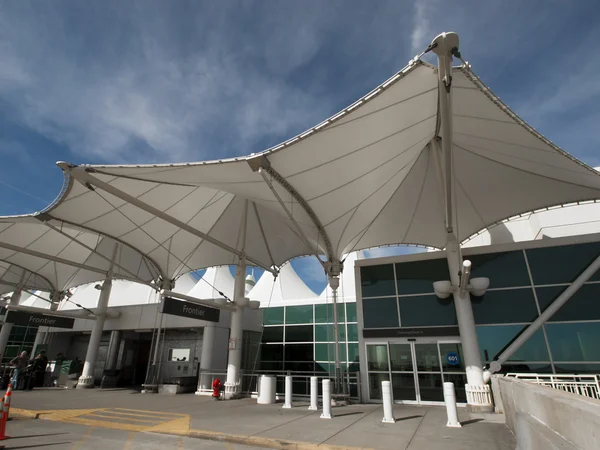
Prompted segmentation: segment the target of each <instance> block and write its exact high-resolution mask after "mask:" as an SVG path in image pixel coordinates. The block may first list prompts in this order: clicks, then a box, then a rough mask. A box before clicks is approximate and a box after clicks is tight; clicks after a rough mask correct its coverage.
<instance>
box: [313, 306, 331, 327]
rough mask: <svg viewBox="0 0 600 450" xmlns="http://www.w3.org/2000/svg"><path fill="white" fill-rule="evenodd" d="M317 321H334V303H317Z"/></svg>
mask: <svg viewBox="0 0 600 450" xmlns="http://www.w3.org/2000/svg"><path fill="white" fill-rule="evenodd" d="M315 322H316V323H333V305H332V304H325V305H323V304H321V305H315Z"/></svg>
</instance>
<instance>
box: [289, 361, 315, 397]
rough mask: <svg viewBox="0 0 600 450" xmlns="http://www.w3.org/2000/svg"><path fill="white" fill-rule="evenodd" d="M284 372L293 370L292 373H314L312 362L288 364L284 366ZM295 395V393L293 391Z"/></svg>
mask: <svg viewBox="0 0 600 450" xmlns="http://www.w3.org/2000/svg"><path fill="white" fill-rule="evenodd" d="M284 370H293V371H294V372H314V370H315V365H314V363H313V362H288V361H286V362H285V364H284ZM294 393H296V391H294Z"/></svg>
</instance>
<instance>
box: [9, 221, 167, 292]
mask: <svg viewBox="0 0 600 450" xmlns="http://www.w3.org/2000/svg"><path fill="white" fill-rule="evenodd" d="M42 217H43V216H40V215H38V216H37V217H34V216H19V217H3V218H0V270H3V271H4V273H3V274H2V281H0V284H3V287H2V289H5V290H6V289H8V287H6V288H5V287H4V286H10V290H15V289H16V288H17V286H18V285H20V286H21V288H22V289H29V290H41V291H46V292H52V291H56V292H61V291H64V290H66V289H69V288H71V287H74V286H79V285H81V284H85V283H90V282H93V281H97V280H102V279H104V277H105V276H106V274H107V272H109V270H110V267H111V260H112V258H113V254H114V256H115V260H114V267H113V274H114V277H115V278H124V279H129V280H137V281H141V282H146V283H150V282H151V281H152V280H155V279H157V278H158V276H159V275H160V272H159V270H158V269H157V268H156V267H154V265H153V263H152V261H150V260H149V259H148V258H147V257H146V256H144V255H142V254H141V253H140V252H139V251H137V250H135V249H134V248H132V247H130V246H129V245H127V244H120V245H118V247H117V249H116V253H115V241H114V240H113V239H111V238H107V237H105V236H103V235H101V234H98V233H97V232H93V231H87V230H82V229H78V228H77V227H73V226H70V225H65V224H64V223H60V222H59V221H56V220H49V221H47V222H42V221H41V220H40V218H42ZM23 270H25V271H26V272H25V276H24V277H23V283H20V280H21V275H22V274H23Z"/></svg>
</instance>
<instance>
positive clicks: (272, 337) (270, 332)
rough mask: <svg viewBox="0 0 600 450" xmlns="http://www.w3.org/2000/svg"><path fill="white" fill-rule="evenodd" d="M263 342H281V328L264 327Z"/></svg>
mask: <svg viewBox="0 0 600 450" xmlns="http://www.w3.org/2000/svg"><path fill="white" fill-rule="evenodd" d="M262 341H263V342H283V327H264V328H263V334H262Z"/></svg>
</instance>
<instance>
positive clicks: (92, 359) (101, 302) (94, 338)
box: [76, 243, 119, 389]
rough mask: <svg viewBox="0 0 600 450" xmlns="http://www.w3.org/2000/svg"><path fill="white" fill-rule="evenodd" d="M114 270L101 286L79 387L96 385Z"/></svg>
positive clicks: (116, 245) (110, 270)
mask: <svg viewBox="0 0 600 450" xmlns="http://www.w3.org/2000/svg"><path fill="white" fill-rule="evenodd" d="M118 245H119V244H118V243H115V244H114V249H113V255H112V261H114V260H115V259H116V257H117V249H118ZM112 270H113V266H112V265H111V267H110V269H109V271H108V273H107V274H106V278H105V279H104V283H102V287H101V288H100V297H99V299H98V307H97V308H96V317H97V318H96V321H95V322H94V328H92V334H91V336H90V342H89V344H88V348H87V353H86V355H85V363H84V364H83V372H82V373H81V377H79V382H78V383H77V386H76V387H77V389H85V388H90V387H94V368H95V365H96V359H97V356H98V348H99V347H100V340H101V339H102V331H103V329H104V321H105V320H106V311H107V309H108V300H109V299H110V291H111V289H112Z"/></svg>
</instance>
